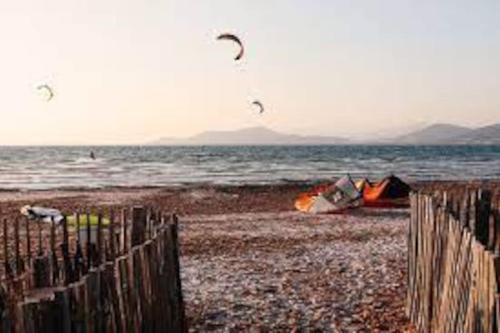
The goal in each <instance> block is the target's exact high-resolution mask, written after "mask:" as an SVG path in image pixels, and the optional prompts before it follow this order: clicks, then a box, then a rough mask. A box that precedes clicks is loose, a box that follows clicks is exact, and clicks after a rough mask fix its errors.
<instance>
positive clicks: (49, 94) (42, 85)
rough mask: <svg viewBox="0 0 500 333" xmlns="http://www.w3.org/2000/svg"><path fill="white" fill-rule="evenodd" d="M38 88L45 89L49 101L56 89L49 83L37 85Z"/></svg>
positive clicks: (39, 89)
mask: <svg viewBox="0 0 500 333" xmlns="http://www.w3.org/2000/svg"><path fill="white" fill-rule="evenodd" d="M36 89H38V91H45V94H46V95H47V102H48V101H50V100H51V99H52V98H54V91H53V90H52V88H51V87H50V86H49V85H48V84H41V85H39V86H38V87H36Z"/></svg>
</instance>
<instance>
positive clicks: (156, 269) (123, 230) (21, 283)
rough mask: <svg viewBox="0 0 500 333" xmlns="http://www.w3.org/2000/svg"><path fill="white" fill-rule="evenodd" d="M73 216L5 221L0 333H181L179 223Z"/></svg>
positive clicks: (153, 216)
mask: <svg viewBox="0 0 500 333" xmlns="http://www.w3.org/2000/svg"><path fill="white" fill-rule="evenodd" d="M129 213H131V214H129ZM75 215H76V218H75V219H76V221H77V222H76V224H75V225H74V227H73V228H70V227H69V226H68V223H66V220H65V221H63V223H62V224H61V225H59V226H57V225H56V224H55V223H54V222H52V223H49V224H43V223H41V222H38V223H35V222H34V221H26V220H25V221H19V220H18V219H16V220H15V221H14V223H8V221H7V220H4V221H3V233H2V239H1V240H0V244H2V248H3V249H2V250H3V251H2V255H3V258H2V259H3V262H2V266H3V269H2V279H1V284H0V332H184V331H186V324H185V319H184V304H183V299H182V289H181V280H180V269H179V253H178V240H177V218H176V216H175V215H173V216H170V217H169V218H168V219H167V218H165V217H164V216H163V214H161V213H160V212H157V211H153V210H148V209H145V208H143V207H134V208H132V209H131V210H122V211H120V214H118V215H119V218H115V217H116V216H117V214H115V212H113V211H110V212H108V214H107V216H105V215H104V214H102V213H100V212H98V213H97V216H98V218H97V223H96V224H95V225H91V221H92V218H91V214H90V210H87V211H86V213H84V214H75ZM82 215H86V216H82ZM84 217H86V218H84ZM80 220H85V221H86V225H82V224H81V223H80ZM167 220H168V221H167ZM104 222H106V223H104Z"/></svg>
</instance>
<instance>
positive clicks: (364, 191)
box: [295, 175, 411, 214]
mask: <svg viewBox="0 0 500 333" xmlns="http://www.w3.org/2000/svg"><path fill="white" fill-rule="evenodd" d="M410 190H411V188H410V186H409V185H408V184H406V183H405V182H403V181H402V180H401V179H399V178H398V177H396V176H392V175H391V176H389V177H386V178H384V179H383V180H381V181H380V182H378V183H375V184H373V183H371V182H370V181H369V180H368V179H366V178H364V179H361V180H359V181H357V182H356V184H354V183H353V181H352V179H351V177H350V176H349V175H347V176H344V177H342V178H340V179H339V180H338V181H337V182H336V183H335V184H334V185H330V184H322V185H319V186H316V187H314V188H312V189H311V190H310V191H308V192H304V193H301V194H300V195H299V196H298V198H297V199H296V200H295V208H297V210H300V211H301V212H307V213H316V214H317V213H341V212H344V211H346V210H347V209H350V208H355V207H359V206H362V205H363V206H367V207H406V206H408V204H409V200H408V195H409V193H410Z"/></svg>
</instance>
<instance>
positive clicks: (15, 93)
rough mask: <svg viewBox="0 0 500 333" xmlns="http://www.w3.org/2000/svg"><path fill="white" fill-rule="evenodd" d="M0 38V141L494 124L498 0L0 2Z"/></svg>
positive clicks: (498, 117)
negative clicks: (47, 89)
mask: <svg viewBox="0 0 500 333" xmlns="http://www.w3.org/2000/svg"><path fill="white" fill-rule="evenodd" d="M226 31H229V32H235V33H237V34H238V35H239V36H240V37H241V38H242V39H243V40H244V42H245V44H246V48H247V53H246V56H245V58H244V61H243V62H242V63H241V64H236V63H235V62H234V61H233V60H232V58H233V57H234V55H235V52H236V51H237V50H236V48H235V47H233V45H232V44H231V43H229V42H217V41H215V37H216V36H217V34H218V33H220V32H226ZM0 45H1V48H0V50H1V51H0V144H44V143H61V144H75V143H104V144H106V143H108V144H111V143H134V142H145V141H148V140H151V139H155V138H158V137H161V136H188V135H192V134H195V133H197V132H200V131H204V130H210V129H220V130H224V129H236V128H242V127H248V126H261V125H262V126H268V127H270V128H273V129H275V130H279V131H286V132H297V133H304V134H309V133H321V134H328V135H351V134H355V135H360V134H363V133H373V132H377V130H378V129H387V128H393V127H407V126H412V125H413V124H421V123H433V122H451V123H456V124H464V125H472V126H478V125H484V124H489V123H493V122H498V121H500V1H498V0H496V1H495V0H492V1H458V0H450V1H444V0H440V1H435V0H432V1H430V0H429V1H415V0H412V1H410V0H407V1H405V0H394V1H392V0H386V1H375V0H366V1H353V0H345V1H334V0H324V1H320V0H314V1H312V0H301V1H298V0H281V1H277V0H276V1H273V0H261V1H259V0H251V1H243V0H240V1H236V0H225V1H218V0H205V1H201V0H199V1H193V0H191V1H186V0H184V1H172V0H161V1H160V0H158V1H157V0H148V1H144V0H142V1H139V0H106V1H102V0H101V1H97V0H86V1H83V0H81V1H76V0H54V1H49V0H31V1H23V0H17V1H2V2H0ZM41 83H48V84H50V85H51V86H52V87H53V88H54V90H55V93H56V96H55V97H54V99H53V100H52V101H51V102H50V103H47V102H45V101H44V100H43V98H42V97H41V96H40V95H39V94H38V92H37V90H36V86H37V85H38V84H41ZM254 98H256V99H259V100H261V101H262V102H263V103H264V104H265V106H266V108H267V111H266V113H265V114H264V115H263V116H259V115H258V114H257V112H256V111H255V109H252V107H251V105H250V103H251V101H252V100H253V99H254Z"/></svg>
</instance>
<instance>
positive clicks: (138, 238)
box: [131, 206, 146, 246]
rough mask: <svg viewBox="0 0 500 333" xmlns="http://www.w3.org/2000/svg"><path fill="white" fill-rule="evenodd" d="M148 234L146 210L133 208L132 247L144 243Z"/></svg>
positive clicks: (139, 207)
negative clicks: (146, 233)
mask: <svg viewBox="0 0 500 333" xmlns="http://www.w3.org/2000/svg"><path fill="white" fill-rule="evenodd" d="M145 232H146V210H145V209H144V207H141V206H136V207H133V208H132V233H131V238H132V246H137V245H140V244H142V243H144V240H145Z"/></svg>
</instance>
